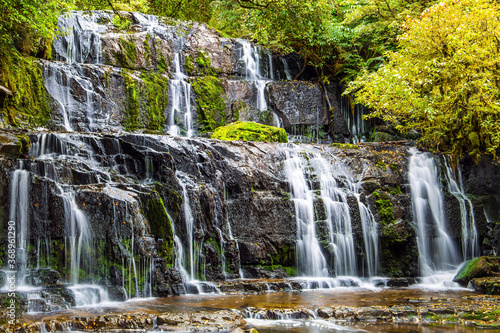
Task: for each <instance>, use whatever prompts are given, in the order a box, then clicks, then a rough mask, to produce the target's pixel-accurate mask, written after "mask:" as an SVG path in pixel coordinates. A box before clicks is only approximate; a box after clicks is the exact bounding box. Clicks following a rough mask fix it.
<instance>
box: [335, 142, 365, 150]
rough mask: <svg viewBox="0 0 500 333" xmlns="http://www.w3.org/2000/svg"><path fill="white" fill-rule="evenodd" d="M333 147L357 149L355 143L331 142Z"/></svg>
mask: <svg viewBox="0 0 500 333" xmlns="http://www.w3.org/2000/svg"><path fill="white" fill-rule="evenodd" d="M332 146H333V147H336V148H340V149H359V147H358V146H357V145H353V144H351V143H336V142H334V143H332Z"/></svg>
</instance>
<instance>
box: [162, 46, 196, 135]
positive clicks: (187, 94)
mask: <svg viewBox="0 0 500 333" xmlns="http://www.w3.org/2000/svg"><path fill="white" fill-rule="evenodd" d="M181 49H182V48H181ZM180 57H181V56H180V53H179V52H178V53H175V55H174V60H173V61H172V67H173V68H174V71H175V72H174V78H173V79H172V80H170V84H169V89H168V90H169V91H168V95H169V96H168V99H169V104H170V113H169V118H168V133H169V134H170V135H176V136H180V135H181V130H180V127H179V125H178V124H179V122H180V120H179V119H177V115H178V114H182V111H184V115H183V117H184V120H183V124H184V129H185V130H186V136H187V137H191V136H193V124H192V122H193V120H192V117H193V116H192V113H191V89H192V87H191V84H190V83H189V82H187V81H186V79H187V75H186V74H184V73H183V72H182V70H181V60H180Z"/></svg>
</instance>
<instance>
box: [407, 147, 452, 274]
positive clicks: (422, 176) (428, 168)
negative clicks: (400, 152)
mask: <svg viewBox="0 0 500 333" xmlns="http://www.w3.org/2000/svg"><path fill="white" fill-rule="evenodd" d="M411 154H412V155H411V158H410V165H409V180H410V186H411V194H412V204H413V212H414V220H415V226H416V228H417V243H418V249H419V263H420V273H421V275H422V276H423V277H426V278H428V280H427V282H430V283H433V284H436V283H438V282H439V281H440V280H442V281H443V280H444V281H451V279H452V278H453V276H454V273H455V271H456V269H457V268H458V265H459V264H460V263H461V262H462V260H461V258H460V253H459V252H458V250H457V247H456V244H455V243H454V242H453V239H452V238H451V236H450V232H449V226H448V223H447V218H446V216H445V209H444V198H443V193H442V190H441V182H440V181H439V178H438V170H437V166H436V163H435V160H434V158H433V157H432V156H431V155H430V154H427V153H422V152H419V151H417V150H416V149H414V148H413V149H412V151H411Z"/></svg>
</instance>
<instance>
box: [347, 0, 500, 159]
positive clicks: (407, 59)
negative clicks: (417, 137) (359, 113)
mask: <svg viewBox="0 0 500 333" xmlns="http://www.w3.org/2000/svg"><path fill="white" fill-rule="evenodd" d="M499 9H500V5H499V4H498V3H496V2H490V1H486V0H456V1H445V2H441V3H439V4H437V5H435V6H432V7H430V8H429V9H427V10H425V11H424V12H423V13H422V14H421V16H420V17H419V18H416V19H408V20H407V21H406V22H405V25H404V28H405V29H406V32H405V33H404V34H402V35H401V36H400V37H399V46H400V48H401V49H400V51H398V52H395V53H391V54H388V57H389V59H390V60H389V63H388V64H387V65H385V66H384V67H382V68H381V69H380V70H379V71H378V72H376V73H374V74H368V73H367V74H365V75H364V76H362V77H361V78H359V79H358V80H356V81H355V82H353V83H352V85H351V86H350V91H356V90H358V91H357V101H358V102H361V103H363V104H365V105H367V106H370V107H371V108H373V109H374V112H373V113H372V115H371V116H374V117H380V118H382V119H384V120H386V121H389V122H391V123H393V124H394V125H395V126H396V127H397V128H398V129H400V130H402V131H408V130H410V129H416V130H418V131H420V132H421V133H422V139H421V143H422V144H423V145H425V146H427V147H429V148H432V149H435V150H441V151H443V150H444V151H450V152H452V153H453V154H454V155H455V156H456V157H458V156H462V155H463V154H464V153H467V154H470V155H471V156H472V157H473V158H474V159H476V160H478V159H479V158H480V156H481V154H483V153H486V154H491V155H493V156H495V152H496V150H497V149H498V147H499V145H500V101H499V97H500V19H499V14H500V10H499Z"/></svg>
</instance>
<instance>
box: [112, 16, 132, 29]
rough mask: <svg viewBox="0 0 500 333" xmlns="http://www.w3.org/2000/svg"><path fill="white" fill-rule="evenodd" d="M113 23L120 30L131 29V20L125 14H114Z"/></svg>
mask: <svg viewBox="0 0 500 333" xmlns="http://www.w3.org/2000/svg"><path fill="white" fill-rule="evenodd" d="M113 25H114V26H115V27H116V28H117V29H118V30H125V31H126V30H129V29H130V25H131V23H130V20H129V19H128V17H125V16H120V15H114V16H113Z"/></svg>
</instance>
